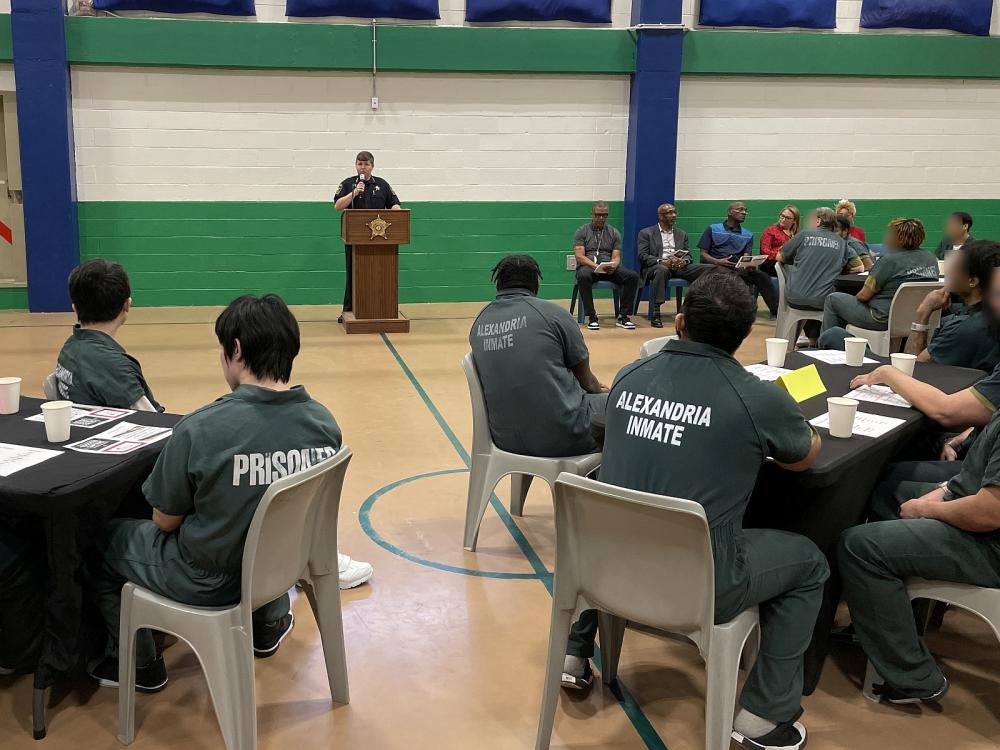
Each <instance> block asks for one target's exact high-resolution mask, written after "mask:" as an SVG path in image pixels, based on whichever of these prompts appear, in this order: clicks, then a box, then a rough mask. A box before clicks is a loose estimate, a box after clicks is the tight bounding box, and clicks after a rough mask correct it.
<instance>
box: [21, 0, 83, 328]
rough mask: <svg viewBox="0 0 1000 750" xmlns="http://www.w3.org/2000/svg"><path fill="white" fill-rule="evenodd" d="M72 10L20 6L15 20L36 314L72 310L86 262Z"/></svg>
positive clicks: (37, 3) (47, 1) (49, 0)
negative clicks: (72, 286)
mask: <svg viewBox="0 0 1000 750" xmlns="http://www.w3.org/2000/svg"><path fill="white" fill-rule="evenodd" d="M65 7H66V3H65V0H14V2H13V8H12V12H11V29H12V35H13V41H14V76H15V79H16V82H17V119H18V131H19V133H20V137H21V183H22V187H23V189H24V236H25V245H26V247H27V259H28V307H29V309H30V310H32V311H33V312H59V311H64V310H69V309H70V302H69V293H68V292H67V290H66V279H67V278H68V276H69V273H70V271H71V270H72V269H73V267H74V266H76V265H77V264H78V263H79V262H80V240H79V233H78V228H77V214H76V168H75V164H76V163H75V159H74V152H73V114H72V113H73V109H72V103H71V98H70V82H69V65H68V64H67V61H66V32H65V26H64V17H65V12H66V11H65Z"/></svg>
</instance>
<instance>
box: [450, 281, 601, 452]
mask: <svg viewBox="0 0 1000 750" xmlns="http://www.w3.org/2000/svg"><path fill="white" fill-rule="evenodd" d="M469 346H471V347H472V359H473V361H474V362H475V364H476V370H477V371H478V372H479V381H480V383H482V386H483V394H484V396H485V397H486V410H487V412H488V413H489V421H490V432H491V433H492V435H493V442H494V443H496V445H497V447H498V448H500V449H501V450H505V451H508V452H510V453H521V454H524V455H529V456H543V457H552V456H573V455H580V454H583V453H591V452H593V451H595V450H597V443H596V442H595V440H594V438H593V437H592V436H591V434H590V417H591V415H592V414H593V413H594V411H595V410H597V409H599V408H600V405H601V403H602V402H603V400H604V398H605V397H604V396H603V395H591V394H588V393H587V392H586V391H584V390H583V388H582V387H581V386H580V383H579V381H578V380H577V379H576V376H575V375H574V374H573V372H572V369H573V368H574V367H576V366H577V365H578V364H580V363H581V362H583V361H584V360H585V359H588V358H589V357H590V352H589V351H588V350H587V345H586V344H585V343H584V341H583V334H582V333H580V326H579V325H578V324H577V322H576V321H575V320H573V316H572V315H570V314H569V313H568V312H566V310H564V309H563V308H561V307H559V306H558V305H555V304H553V303H552V302H547V301H545V300H540V299H538V298H537V297H535V295H533V294H532V293H531V292H529V291H528V290H527V289H505V290H503V291H501V292H500V293H499V294H497V298H496V300H494V301H493V302H491V303H490V304H489V305H487V306H486V307H485V308H483V311H482V312H481V313H479V317H477V318H476V322H475V323H473V325H472V331H471V332H470V333H469Z"/></svg>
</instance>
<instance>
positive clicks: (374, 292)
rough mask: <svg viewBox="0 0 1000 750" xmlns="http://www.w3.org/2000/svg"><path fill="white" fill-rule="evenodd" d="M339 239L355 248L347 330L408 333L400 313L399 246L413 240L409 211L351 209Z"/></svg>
mask: <svg viewBox="0 0 1000 750" xmlns="http://www.w3.org/2000/svg"><path fill="white" fill-rule="evenodd" d="M340 238H341V239H342V240H343V241H344V244H345V245H350V246H351V247H353V248H354V264H353V273H352V278H350V279H348V280H347V283H348V284H353V285H354V287H353V288H354V295H353V297H354V311H353V312H346V313H344V329H345V330H346V331H347V332H348V333H409V332H410V321H409V320H407V319H406V318H405V317H403V315H402V314H400V312H399V246H400V245H406V244H408V243H409V242H410V211H409V209H400V210H397V211H394V210H392V209H390V208H385V209H377V210H374V209H367V208H349V209H347V210H345V211H344V213H343V214H342V215H341V217H340Z"/></svg>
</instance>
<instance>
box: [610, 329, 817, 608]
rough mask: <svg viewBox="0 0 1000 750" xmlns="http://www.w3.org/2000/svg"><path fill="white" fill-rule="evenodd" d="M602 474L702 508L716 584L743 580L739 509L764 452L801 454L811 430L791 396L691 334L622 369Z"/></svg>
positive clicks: (726, 586)
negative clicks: (714, 566)
mask: <svg viewBox="0 0 1000 750" xmlns="http://www.w3.org/2000/svg"><path fill="white" fill-rule="evenodd" d="M606 422H607V424H606V428H605V439H604V460H603V464H602V466H601V470H600V479H601V481H602V482H607V483H609V484H613V485H617V486H619V487H626V488H629V489H634V490H639V491H641V492H650V493H654V494H657V495H667V496H670V497H678V498H682V499H685V500H693V501H695V502H698V503H700V504H701V505H702V506H703V507H704V508H705V514H706V515H707V516H708V523H709V526H710V527H711V534H712V548H713V552H714V557H715V564H716V568H715V581H716V591H717V593H718V592H732V591H733V590H735V589H740V588H745V587H746V585H747V580H746V572H745V568H744V566H743V565H742V564H741V558H742V555H743V554H744V552H743V533H742V528H743V523H742V522H743V514H744V511H745V510H746V507H747V503H748V502H749V500H750V494H751V492H752V491H753V488H754V484H755V482H756V480H757V474H758V472H759V471H760V468H761V466H762V464H763V463H764V460H765V459H766V458H767V457H769V456H770V457H771V458H773V459H775V460H776V461H779V462H781V463H786V464H791V463H796V462H798V461H801V460H802V459H804V458H805V457H806V456H807V455H808V454H809V451H810V449H811V447H812V441H813V438H814V434H815V433H814V432H813V430H812V428H811V427H810V426H809V424H808V422H806V420H805V418H804V417H803V416H802V413H801V411H799V408H798V406H797V405H796V404H795V402H794V401H793V400H792V398H791V397H790V396H789V395H788V394H787V393H786V392H785V391H783V390H781V389H780V388H778V387H777V386H776V385H774V384H773V383H764V382H762V381H760V380H758V379H757V378H756V377H755V376H754V375H751V374H750V373H748V372H747V371H746V370H745V369H744V368H743V366H742V365H740V363H739V362H737V361H736V359H734V358H733V357H731V356H730V355H728V354H726V353H725V352H723V351H721V350H720V349H716V348H715V347H712V346H708V345H707V344H699V343H695V342H692V341H670V342H668V343H667V344H666V346H665V347H664V349H663V351H661V352H660V353H659V354H656V355H654V356H652V357H650V358H648V359H644V360H639V361H638V362H635V363H633V364H631V365H628V366H627V367H625V368H624V369H623V370H622V371H621V372H619V373H618V376H617V378H616V380H615V384H614V386H613V387H612V389H611V393H610V395H609V396H608V405H607V411H606Z"/></svg>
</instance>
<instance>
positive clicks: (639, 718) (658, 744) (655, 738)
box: [379, 333, 668, 750]
mask: <svg viewBox="0 0 1000 750" xmlns="http://www.w3.org/2000/svg"><path fill="white" fill-rule="evenodd" d="M379 335H381V337H382V341H384V342H385V345H386V347H388V349H389V351H390V352H391V353H392V356H393V357H394V358H395V360H396V363H397V364H398V365H399V367H400V369H402V371H403V374H405V375H406V377H407V379H408V380H409V381H410V385H412V386H413V388H414V390H415V391H416V392H417V395H419V396H420V398H421V400H422V401H423V402H424V405H425V406H426V407H427V409H428V411H430V413H431V415H432V416H433V417H434V419H435V420H436V421H437V423H438V426H439V427H440V428H441V430H442V432H444V434H445V437H447V438H448V440H449V441H451V444H452V447H453V448H454V449H455V452H456V453H458V455H459V457H461V459H462V461H464V462H465V465H466V466H468V467H470V468H471V466H472V460H471V458H470V456H469V453H468V451H466V450H465V446H464V445H462V442H461V441H460V440H459V439H458V436H457V435H455V433H454V431H453V430H452V429H451V426H450V425H449V424H448V422H447V421H446V420H445V418H444V417H443V416H442V414H441V412H440V411H438V408H437V407H436V406H435V405H434V402H433V401H431V397H430V396H428V395H427V391H425V390H424V387H423V386H422V385H420V381H419V380H417V376H416V375H414V374H413V371H412V370H411V369H410V368H409V366H408V365H407V364H406V362H405V361H404V360H403V357H402V356H401V355H400V353H399V352H398V351H397V350H396V347H394V346H393V345H392V342H391V341H389V337H388V336H386V335H385V334H384V333H383V334H379ZM490 504H491V505H492V506H493V510H495V511H496V513H497V515H498V516H500V520H501V521H503V524H504V526H506V527H507V530H508V531H509V532H510V535H511V536H512V537H513V538H514V541H515V542H516V543H517V546H518V547H519V548H520V549H521V552H522V553H523V554H524V556H525V557H526V558H527V560H528V562H529V563H531V567H532V569H533V570H535V572H536V575H537V577H538V579H539V580H541V582H542V583H543V584H544V586H545V588H546V590H547V591H548V592H549V594H550V595H551V594H552V573H550V572H549V571H548V569H547V568H546V567H545V565H544V563H542V561H541V558H539V557H538V553H536V552H535V550H534V548H533V547H532V546H531V543H530V542H528V540H527V538H526V537H525V536H524V534H523V533H522V532H521V529H520V528H519V527H518V526H517V524H516V523H514V519H513V518H511V517H510V514H509V513H508V512H507V509H506V508H504V507H503V504H502V503H501V502H500V500H499V498H497V496H496V495H493V497H492V498H490ZM596 656H597V659H596V661H597V664H600V656H599V652H598V654H597V655H596ZM611 689H612V693H613V694H614V696H615V698H617V699H618V704H619V705H620V706H621V707H622V710H623V711H624V712H625V715H626V716H628V718H629V721H631V722H632V726H633V727H634V728H635V731H636V732H638V733H639V737H640V738H641V739H642V741H643V742H644V743H645V744H646V747H647V748H649V750H668V748H667V745H666V743H664V742H663V740H662V739H660V736H659V734H657V732H656V730H655V729H653V725H652V724H650V723H649V719H647V718H646V715H645V714H644V713H643V712H642V709H641V708H640V707H639V704H638V703H636V702H635V699H634V698H633V697H632V694H631V693H630V692H629V691H628V689H627V688H626V687H625V686H624V685H623V684H622V683H621V680H615V681H614V684H613V685H612V686H611Z"/></svg>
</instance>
